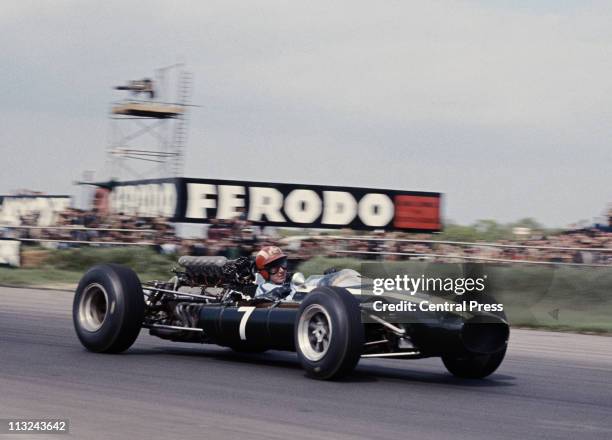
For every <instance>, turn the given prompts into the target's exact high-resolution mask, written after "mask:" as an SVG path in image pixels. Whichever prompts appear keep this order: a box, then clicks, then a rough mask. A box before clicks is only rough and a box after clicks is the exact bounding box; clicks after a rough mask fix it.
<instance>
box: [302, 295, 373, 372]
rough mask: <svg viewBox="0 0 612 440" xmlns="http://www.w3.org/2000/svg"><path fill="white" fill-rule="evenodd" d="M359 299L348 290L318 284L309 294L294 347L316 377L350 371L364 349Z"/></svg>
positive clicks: (307, 370) (303, 307)
mask: <svg viewBox="0 0 612 440" xmlns="http://www.w3.org/2000/svg"><path fill="white" fill-rule="evenodd" d="M363 343H364V334H363V324H362V322H361V310H360V308H359V302H358V301H357V300H356V299H355V297H354V296H353V295H351V294H350V293H349V292H348V291H347V290H346V289H343V288H340V287H319V288H317V289H315V290H313V291H312V292H310V293H309V294H307V295H306V297H305V298H304V301H302V304H301V305H300V310H299V313H298V318H297V320H296V322H295V347H296V352H297V354H298V358H299V360H300V363H301V364H302V367H303V368H304V369H305V370H306V373H307V374H308V375H309V376H310V377H313V378H316V379H337V378H340V377H342V376H345V375H347V374H349V373H350V372H351V371H353V369H354V368H355V366H356V365H357V362H359V358H360V356H361V353H362V351H363Z"/></svg>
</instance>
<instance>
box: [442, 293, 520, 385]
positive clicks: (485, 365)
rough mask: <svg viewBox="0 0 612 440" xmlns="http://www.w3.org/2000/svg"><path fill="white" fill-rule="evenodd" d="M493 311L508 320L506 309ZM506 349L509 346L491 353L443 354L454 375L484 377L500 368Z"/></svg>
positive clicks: (448, 368) (448, 367) (444, 362)
mask: <svg viewBox="0 0 612 440" xmlns="http://www.w3.org/2000/svg"><path fill="white" fill-rule="evenodd" d="M488 302H489V303H491V304H493V303H494V302H495V300H494V299H489V300H488ZM492 313H493V314H494V315H496V316H498V317H499V318H501V319H503V320H504V321H507V320H508V318H507V317H506V313H505V312H504V311H500V312H492ZM506 349H507V347H504V348H503V350H500V351H498V352H497V353H491V354H478V355H474V354H472V355H462V356H458V355H446V356H442V363H443V364H444V366H445V367H446V369H447V370H448V371H449V373H451V374H452V375H453V376H457V377H461V378H464V379H483V378H485V377H487V376H489V375H491V374H493V372H494V371H495V370H497V368H499V366H500V365H501V363H502V361H503V360H504V357H505V356H506Z"/></svg>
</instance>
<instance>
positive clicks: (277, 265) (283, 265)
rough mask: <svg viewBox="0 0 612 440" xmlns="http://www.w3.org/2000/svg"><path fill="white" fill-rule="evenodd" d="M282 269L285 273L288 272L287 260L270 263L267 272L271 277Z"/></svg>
mask: <svg viewBox="0 0 612 440" xmlns="http://www.w3.org/2000/svg"><path fill="white" fill-rule="evenodd" d="M281 269H283V270H285V271H286V270H287V259H285V258H282V259H280V260H278V261H274V262H273V263H270V265H269V266H268V267H266V270H267V271H268V273H269V274H270V275H276V274H277V273H278V272H279V271H280V270H281Z"/></svg>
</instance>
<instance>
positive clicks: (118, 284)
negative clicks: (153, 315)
mask: <svg viewBox="0 0 612 440" xmlns="http://www.w3.org/2000/svg"><path fill="white" fill-rule="evenodd" d="M144 308H145V304H144V297H143V293H142V286H141V285H140V280H139V279H138V276H137V275H136V274H135V273H134V272H133V271H132V270H131V269H129V268H127V267H124V266H120V265H118V264H102V265H98V266H94V267H92V268H91V269H89V270H88V271H87V272H86V273H85V275H83V277H82V278H81V281H80V282H79V285H78V287H77V290H76V292H75V295H74V302H73V306H72V318H73V321H74V328H75V330H76V333H77V336H78V338H79V340H80V341H81V343H82V344H83V346H84V347H85V348H87V349H88V350H91V351H95V352H100V353H120V352H122V351H125V350H127V349H128V348H130V347H131V346H132V344H133V343H134V341H135V340H136V338H137V337H138V333H139V332H140V328H141V326H142V321H143V318H144Z"/></svg>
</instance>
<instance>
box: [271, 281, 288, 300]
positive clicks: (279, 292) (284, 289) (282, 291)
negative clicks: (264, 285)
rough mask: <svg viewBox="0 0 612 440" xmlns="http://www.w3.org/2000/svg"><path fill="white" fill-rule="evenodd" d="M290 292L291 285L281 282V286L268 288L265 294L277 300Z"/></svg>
mask: <svg viewBox="0 0 612 440" xmlns="http://www.w3.org/2000/svg"><path fill="white" fill-rule="evenodd" d="M290 293H291V286H290V285H289V284H283V285H282V286H278V287H275V288H274V289H272V290H270V291H269V292H268V293H267V294H266V296H267V297H270V298H272V299H274V300H279V299H283V298H286V297H287V295H289V294H290Z"/></svg>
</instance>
